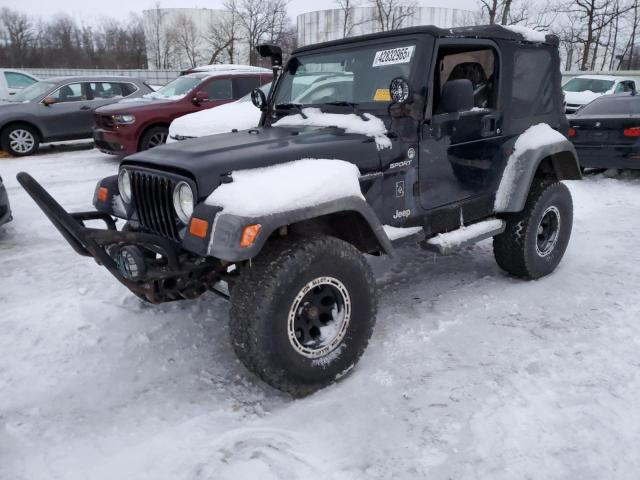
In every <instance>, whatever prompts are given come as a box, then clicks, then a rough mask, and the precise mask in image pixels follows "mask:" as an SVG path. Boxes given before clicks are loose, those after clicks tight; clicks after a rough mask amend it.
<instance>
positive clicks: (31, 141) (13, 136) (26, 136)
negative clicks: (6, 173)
mask: <svg viewBox="0 0 640 480" xmlns="http://www.w3.org/2000/svg"><path fill="white" fill-rule="evenodd" d="M35 144H36V139H35V138H34V136H33V134H32V133H31V132H30V131H29V130H25V129H23V128H17V129H15V130H13V131H11V133H9V147H11V150H13V151H14V152H16V153H28V152H30V151H31V150H33V147H34V145H35Z"/></svg>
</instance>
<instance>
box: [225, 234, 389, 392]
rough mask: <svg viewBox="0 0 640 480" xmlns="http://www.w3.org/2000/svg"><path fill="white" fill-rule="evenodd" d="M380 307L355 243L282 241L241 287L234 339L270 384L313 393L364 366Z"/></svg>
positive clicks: (234, 307)
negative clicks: (356, 365)
mask: <svg viewBox="0 0 640 480" xmlns="http://www.w3.org/2000/svg"><path fill="white" fill-rule="evenodd" d="M376 304H377V303H376V284H375V280H374V278H373V274H372V272H371V269H370V267H369V265H368V263H367V261H366V259H365V258H364V256H363V255H362V254H361V253H360V252H359V251H358V250H357V249H356V248H355V247H353V246H352V245H350V244H348V243H346V242H343V241H342V240H339V239H337V238H333V237H325V236H318V237H292V238H288V239H278V240H274V241H273V242H272V244H271V245H267V246H266V247H265V251H263V252H262V253H261V254H260V256H259V257H258V258H256V259H254V260H252V262H251V265H250V266H247V267H246V270H245V271H244V272H242V273H241V274H240V277H239V278H238V280H237V281H236V283H235V287H234V290H233V294H232V298H231V318H230V332H231V341H232V344H233V348H234V350H235V352H236V354H237V356H238V358H239V359H240V360H241V361H242V363H243V364H244V365H245V366H246V367H247V368H248V369H249V370H251V371H252V372H254V373H255V374H257V375H258V376H259V377H260V378H262V380H264V381H265V382H266V383H268V384H269V385H271V386H273V387H275V388H277V389H279V390H282V391H285V392H288V393H290V394H292V395H294V396H303V395H307V394H309V393H311V392H314V391H316V390H318V389H320V388H323V387H325V386H327V385H329V384H331V383H332V382H334V381H336V380H337V379H339V378H340V377H341V376H343V375H344V374H345V373H347V372H348V371H349V370H351V368H352V367H353V366H354V365H355V364H356V362H357V361H358V360H359V358H360V357H361V355H362V354H363V353H364V350H365V348H366V346H367V344H368V342H369V338H370V337H371V334H372V331H373V326H374V324H375V316H376Z"/></svg>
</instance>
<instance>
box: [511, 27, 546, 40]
mask: <svg viewBox="0 0 640 480" xmlns="http://www.w3.org/2000/svg"><path fill="white" fill-rule="evenodd" d="M504 28H506V29H508V30H511V31H512V32H515V33H519V34H520V35H522V36H523V37H524V39H525V40H526V41H528V42H546V41H547V34H548V32H539V31H538V30H533V29H531V28H529V27H524V26H522V25H505V26H504Z"/></svg>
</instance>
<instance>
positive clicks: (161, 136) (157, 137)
mask: <svg viewBox="0 0 640 480" xmlns="http://www.w3.org/2000/svg"><path fill="white" fill-rule="evenodd" d="M165 143H167V134H166V133H155V134H153V135H151V138H150V139H149V143H148V144H147V146H148V147H149V148H153V147H157V146H158V145H163V144H165Z"/></svg>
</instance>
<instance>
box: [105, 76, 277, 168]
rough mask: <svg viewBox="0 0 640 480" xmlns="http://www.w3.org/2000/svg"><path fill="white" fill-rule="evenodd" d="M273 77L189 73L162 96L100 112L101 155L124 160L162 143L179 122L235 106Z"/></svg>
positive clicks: (155, 94) (160, 92)
mask: <svg viewBox="0 0 640 480" xmlns="http://www.w3.org/2000/svg"><path fill="white" fill-rule="evenodd" d="M221 67H222V66H221ZM271 77H272V73H271V71H270V70H267V69H262V68H256V67H246V68H245V69H238V68H235V69H224V68H218V69H212V70H211V71H207V72H199V73H191V74H188V75H183V76H181V77H178V78H176V79H175V80H174V81H172V82H170V83H168V84H167V85H165V86H164V87H162V88H161V89H160V90H158V91H157V92H153V93H149V94H147V95H144V96H143V97H141V98H137V99H135V100H124V101H120V102H118V103H115V104H112V105H108V106H106V107H102V108H98V109H97V110H96V113H95V126H94V129H93V139H94V141H95V144H96V146H97V147H98V149H100V150H101V151H103V152H105V153H111V154H114V155H122V156H124V155H130V154H132V153H135V152H139V151H140V150H146V149H148V148H152V147H155V146H158V145H161V144H163V143H165V141H166V140H167V134H168V132H169V124H170V123H171V122H172V121H173V120H175V119H176V118H178V117H181V116H182V115H187V114H188V113H193V112H196V111H198V110H203V109H205V108H213V107H217V106H218V105H223V104H225V103H229V102H233V101H234V100H237V99H239V98H240V97H243V96H244V95H246V94H247V93H249V92H251V91H252V90H253V89H254V88H257V87H259V86H260V85H263V84H265V83H268V82H270V81H271Z"/></svg>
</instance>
